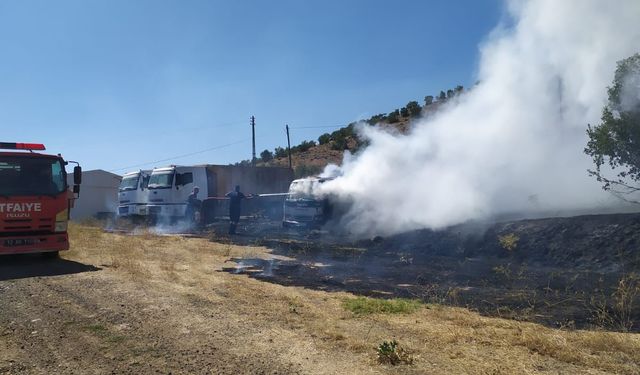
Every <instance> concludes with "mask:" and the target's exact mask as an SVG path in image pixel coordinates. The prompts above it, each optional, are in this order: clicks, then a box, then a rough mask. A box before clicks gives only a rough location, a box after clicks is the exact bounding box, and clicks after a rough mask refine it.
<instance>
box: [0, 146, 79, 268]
mask: <svg viewBox="0 0 640 375" xmlns="http://www.w3.org/2000/svg"><path fill="white" fill-rule="evenodd" d="M0 149H4V150H11V151H0V255H1V254H19V253H43V254H44V255H46V256H48V257H56V256H57V255H58V252H59V251H60V250H67V249H69V237H68V235H67V222H68V221H69V210H70V208H71V206H72V203H73V200H74V199H75V198H77V197H78V195H79V194H80V183H81V179H82V169H81V168H80V166H79V165H78V163H77V162H73V161H65V160H64V159H62V156H60V155H59V154H58V155H46V154H40V153H36V152H34V151H42V150H44V149H45V147H44V145H43V144H39V143H7V142H0ZM68 163H75V164H76V167H74V169H73V183H74V185H73V190H72V191H70V190H69V187H68V185H67V172H66V170H65V165H67V164H68Z"/></svg>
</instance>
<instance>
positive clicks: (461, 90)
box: [453, 85, 464, 95]
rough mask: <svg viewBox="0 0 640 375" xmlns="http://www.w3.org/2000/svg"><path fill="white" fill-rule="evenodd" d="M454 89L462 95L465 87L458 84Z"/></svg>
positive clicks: (457, 93)
mask: <svg viewBox="0 0 640 375" xmlns="http://www.w3.org/2000/svg"><path fill="white" fill-rule="evenodd" d="M453 91H454V92H455V94H456V95H460V94H462V92H463V91H464V87H463V86H461V85H458V86H456V88H455V89H453Z"/></svg>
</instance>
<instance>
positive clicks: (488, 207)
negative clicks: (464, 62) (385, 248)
mask: <svg viewBox="0 0 640 375" xmlns="http://www.w3.org/2000/svg"><path fill="white" fill-rule="evenodd" d="M507 9H508V15H509V17H507V18H508V19H507V20H505V22H504V24H503V25H499V26H498V27H497V28H496V29H495V30H494V32H493V33H492V35H491V36H490V37H489V38H488V40H487V41H486V42H485V43H484V45H483V46H481V48H480V49H481V59H480V66H479V71H478V80H479V82H480V83H479V84H478V85H477V86H476V87H474V88H472V89H471V90H469V91H468V92H467V93H465V94H464V95H461V96H459V97H458V98H456V99H455V100H454V101H451V102H450V103H448V104H447V107H446V108H445V109H444V110H441V111H439V112H438V113H437V114H436V115H433V116H431V117H430V118H426V119H422V120H419V121H418V122H417V123H415V124H414V125H413V127H412V130H411V131H410V133H409V134H407V135H398V134H390V133H388V132H385V131H383V130H380V129H379V128H371V127H363V128H362V135H363V136H364V137H365V138H366V139H368V140H369V141H370V146H369V147H368V148H366V149H365V150H364V152H362V153H361V154H359V155H357V156H350V155H347V156H346V157H345V160H344V163H343V166H342V167H341V168H339V170H338V171H337V172H339V173H338V174H340V175H341V177H339V178H337V179H335V180H333V181H329V182H327V183H325V184H324V185H323V187H322V190H323V192H324V193H330V194H334V195H337V196H338V197H340V198H342V199H344V200H347V201H349V202H352V204H353V206H352V208H351V210H350V212H349V214H348V215H347V216H346V217H345V220H346V224H347V225H348V226H349V229H350V230H351V231H353V232H354V233H359V234H371V233H386V234H390V233H396V232H400V231H406V230H411V229H417V228H442V227H445V226H449V225H453V224H457V223H461V222H465V221H468V220H474V219H485V218H491V217H495V216H499V215H503V214H509V213H514V212H519V213H526V214H527V215H529V216H534V215H536V213H537V214H540V213H557V214H562V213H566V212H571V211H581V210H599V209H603V208H605V207H609V206H611V205H612V204H613V203H612V202H613V201H612V198H611V197H610V196H609V195H608V194H607V193H606V192H604V191H603V190H602V189H601V186H600V185H599V183H598V182H597V181H596V180H595V179H593V178H590V177H589V176H588V174H587V169H588V168H591V167H592V163H591V160H590V158H589V157H588V156H586V155H585V154H584V153H583V149H584V147H585V144H586V140H587V136H586V133H585V131H586V126H587V124H588V123H592V124H594V123H597V122H598V121H599V120H600V115H601V111H602V107H603V105H605V103H606V99H607V92H606V88H607V86H608V85H610V83H611V81H612V79H613V73H614V70H615V67H616V61H618V60H621V59H623V58H626V57H628V56H630V55H632V54H633V53H635V52H637V51H638V49H640V22H638V20H639V19H640V2H639V1H637V0H620V1H615V2H611V1H605V0H600V1H599V0H580V1H556V0H533V1H511V2H508V3H507ZM635 95H637V93H635ZM332 168H335V167H332ZM334 172H335V171H334Z"/></svg>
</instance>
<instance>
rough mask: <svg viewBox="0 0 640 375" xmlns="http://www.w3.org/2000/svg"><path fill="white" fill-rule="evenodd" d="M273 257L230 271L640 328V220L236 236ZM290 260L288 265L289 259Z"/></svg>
mask: <svg viewBox="0 0 640 375" xmlns="http://www.w3.org/2000/svg"><path fill="white" fill-rule="evenodd" d="M210 229H211V230H212V231H213V234H211V238H212V241H221V242H226V241H232V242H233V243H236V244H248V245H260V246H266V247H267V248H269V249H270V250H271V252H272V254H273V255H276V257H275V258H274V259H258V258H255V259H251V258H237V259H233V260H234V261H235V263H236V264H235V265H234V266H230V267H226V268H224V269H223V270H224V271H226V272H232V273H240V274H247V275H249V276H251V277H253V278H256V279H260V280H264V281H268V282H272V283H277V284H282V285H290V286H302V287H306V288H311V289H317V290H324V291H347V292H351V293H355V294H359V295H364V296H371V297H381V298H396V297H402V298H418V299H421V300H423V301H425V302H433V303H443V304H449V305H454V306H461V307H467V308H469V309H472V310H475V311H478V312H480V313H481V314H483V315H488V316H498V317H503V318H511V319H516V320H523V321H532V322H537V323H542V324H545V325H547V326H550V327H562V328H598V329H603V328H604V329H608V330H614V331H619V330H621V331H635V332H638V331H640V281H639V278H638V275H640V251H639V248H638V247H639V246H640V231H639V230H640V214H618V215H590V216H578V217H570V218H550V219H538V220H521V221H515V222H505V223H497V224H493V225H490V226H484V227H480V226H478V225H464V226H458V227H454V228H450V229H447V230H443V231H430V230H420V231H414V232H410V233H405V234H402V235H397V236H392V237H388V238H382V237H376V238H374V239H371V240H359V241H352V240H349V239H348V238H346V237H340V236H338V235H335V234H331V233H326V232H322V231H283V230H282V229H280V228H279V226H278V224H277V223H272V222H260V221H251V220H247V221H245V222H244V224H243V225H242V231H241V235H239V236H235V237H233V238H232V239H229V238H228V237H226V236H225V235H224V229H225V228H224V224H223V223H218V224H216V225H214V226H213V227H212V228H210ZM278 256H284V257H287V259H281V257H278Z"/></svg>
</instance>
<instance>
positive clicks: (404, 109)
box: [400, 107, 409, 117]
mask: <svg viewBox="0 0 640 375" xmlns="http://www.w3.org/2000/svg"><path fill="white" fill-rule="evenodd" d="M400 116H402V117H409V110H408V109H407V107H402V108H400Z"/></svg>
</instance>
